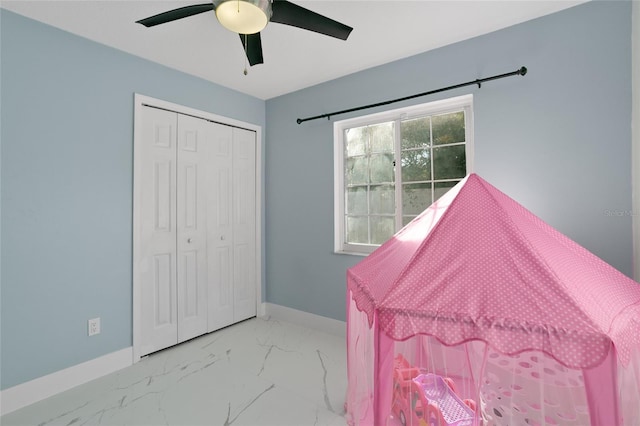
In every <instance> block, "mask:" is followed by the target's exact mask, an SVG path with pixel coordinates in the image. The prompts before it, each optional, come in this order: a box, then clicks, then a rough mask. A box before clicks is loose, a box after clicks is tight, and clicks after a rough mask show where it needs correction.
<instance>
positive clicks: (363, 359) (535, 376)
mask: <svg viewBox="0 0 640 426" xmlns="http://www.w3.org/2000/svg"><path fill="white" fill-rule="evenodd" d="M349 316H350V321H351V322H353V323H359V326H360V327H364V328H365V329H368V328H369V327H368V323H367V318H366V315H362V312H360V311H358V309H357V307H356V306H355V303H352V304H350V312H349ZM359 337H360V338H354V339H348V345H349V350H348V357H349V358H351V362H349V369H348V375H349V395H348V399H347V406H348V409H347V413H348V416H347V418H348V421H349V424H350V425H387V426H427V425H428V426H454V425H455V426H480V425H482V426H507V425H523V426H543V425H549V426H555V425H562V426H585V425H602V424H612V425H613V424H615V425H638V424H640V423H638V422H639V421H640V404H639V403H638V401H640V353H638V354H635V355H634V356H632V357H631V361H630V362H629V364H628V365H623V364H622V363H620V361H619V360H618V359H617V357H616V353H615V350H614V348H612V350H611V351H610V353H609V356H607V358H606V359H605V360H604V361H603V362H602V363H601V364H600V365H599V366H596V367H594V368H591V369H588V370H582V369H575V368H567V367H566V366H564V365H563V364H561V363H559V362H558V361H556V360H555V359H554V358H552V357H550V356H549V355H547V354H545V353H544V352H540V351H525V352H521V353H518V354H513V355H505V354H503V353H500V352H499V351H496V350H495V349H493V348H492V347H491V346H490V345H487V344H486V343H484V342H482V341H477V340H475V341H468V342H465V343H462V344H459V345H455V346H447V345H444V344H442V343H440V342H439V340H438V339H436V338H435V337H432V336H426V335H416V336H413V337H411V338H409V339H407V340H405V341H394V340H392V339H390V338H388V337H386V336H384V334H382V335H381V336H379V337H378V338H376V337H375V336H374V335H373V334H372V333H364V334H363V333H360V335H359ZM367 340H371V341H370V342H367ZM373 340H377V342H375V344H374V342H373ZM369 343H371V344H369ZM376 347H377V355H378V368H377V369H376V368H369V369H367V368H366V366H369V367H371V366H375V365H376V361H375V358H376V349H375V348H376ZM355 358H358V359H359V361H358V362H354V359H355ZM354 365H358V366H359V367H360V368H354V367H353V366H354ZM611 372H616V374H617V376H616V377H615V378H614V377H612V376H611ZM425 378H429V379H430V380H431V383H430V388H429V387H427V390H426V391H425V392H424V393H425V394H424V395H420V394H416V392H412V391H411V388H410V387H409V385H408V383H409V382H410V381H413V382H416V381H420V380H422V381H424V380H425ZM416 379H417V380H416ZM436 379H437V380H438V382H437V383H438V384H437V385H436V384H434V380H436ZM376 381H377V384H378V386H375V385H374V383H375V382H376ZM443 385H444V387H443ZM403 386H405V388H404V390H403V389H402V387H403ZM413 388H414V389H416V390H417V389H418V386H414V387H413ZM429 393H431V395H429ZM434 393H436V394H437V395H439V396H435V397H434ZM442 395H445V396H446V398H444V397H442ZM421 400H422V402H421ZM424 401H427V402H426V403H425V402H424ZM611 407H620V412H617V413H615V414H614V417H616V418H617V420H616V423H598V420H593V419H594V417H597V416H594V413H596V412H602V411H608V410H610V409H611ZM456 413H458V414H457V417H456ZM460 413H462V414H460ZM382 419H384V420H382Z"/></svg>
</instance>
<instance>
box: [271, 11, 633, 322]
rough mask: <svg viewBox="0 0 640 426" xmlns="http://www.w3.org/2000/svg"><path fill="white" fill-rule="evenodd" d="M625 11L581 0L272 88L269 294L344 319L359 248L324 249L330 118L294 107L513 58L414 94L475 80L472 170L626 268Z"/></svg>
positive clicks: (361, 100) (395, 93) (334, 104)
mask: <svg viewBox="0 0 640 426" xmlns="http://www.w3.org/2000/svg"><path fill="white" fill-rule="evenodd" d="M630 15H631V3H630V2H619V1H614V2H606V3H601V2H590V3H586V4H584V5H580V6H577V7H574V8H571V9H567V10H565V11H562V12H559V13H556V14H553V15H549V16H546V17H542V18H539V19H536V20H533V21H529V22H526V23H523V24H520V25H516V26H513V27H510V28H507V29H504V30H501V31H497V32H495V33H491V34H488V35H485V36H481V37H477V38H474V39H471V40H467V41H464V42H460V43H457V44H454V45H450V46H446V47H443V48H441V49H438V50H434V51H431V52H427V53H424V54H421V55H418V56H414V57H411V58H408V59H405V60H400V61H397V62H394V63H391V64H387V65H384V66H380V67H377V68H373V69H369V70H366V71H363V72H359V73H356V74H353V75H350V76H347V77H344V78H341V79H338V80H334V81H330V82H328V83H325V84H321V85H318V86H315V87H312V88H308V89H305V90H301V91H298V92H296V93H292V94H288V95H285V96H281V97H278V98H274V99H271V100H268V101H267V123H268V127H267V136H266V139H267V141H268V144H267V152H266V167H267V169H266V175H267V182H266V193H267V205H266V215H267V217H266V262H267V264H266V268H267V271H266V273H267V300H268V301H269V302H272V303H276V304H280V305H285V306H288V307H291V308H295V309H299V310H303V311H308V312H312V313H315V314H318V315H323V316H327V317H331V318H336V319H340V320H343V319H344V318H345V309H344V306H345V275H346V269H347V268H348V267H349V266H351V265H354V264H355V263H356V262H358V261H359V260H360V259H361V258H359V257H355V256H348V255H336V254H333V253H332V250H333V133H332V129H333V127H332V126H333V125H332V121H327V120H326V119H323V120H318V121H312V122H306V123H303V124H301V125H298V124H296V122H295V119H296V118H298V117H306V116H314V115H318V114H322V113H327V112H332V111H336V110H341V109H345V108H349V107H355V106H358V105H364V104H370V103H375V102H379V101H384V100H387V99H394V98H399V97H403V96H408V95H411V94H414V93H420V92H424V91H427V90H432V89H437V88H440V87H444V86H449V85H452V84H456V83H460V82H464V81H470V80H474V79H476V78H482V77H487V76H491V75H494V74H501V73H504V72H509V71H513V70H516V69H518V68H519V67H520V66H522V65H525V66H527V67H528V68H529V74H527V75H526V76H525V77H511V78H508V79H503V80H498V81H494V82H489V83H486V84H485V85H484V86H483V87H482V88H481V89H478V88H477V86H471V87H467V88H464V89H459V90H456V91H452V92H447V93H443V94H441V95H439V96H432V97H429V98H421V99H417V100H413V101H411V104H415V103H421V102H426V101H430V100H435V99H440V98H444V97H450V96H456V95H461V94H466V93H473V94H474V114H475V171H476V172H478V173H479V174H480V175H481V176H482V177H484V178H485V179H487V180H488V181H489V182H491V183H493V184H494V185H495V186H497V187H498V188H500V189H501V190H503V191H504V192H506V193H507V194H508V195H510V196H511V197H513V198H515V199H516V200H517V201H519V202H520V203H522V204H523V205H524V206H525V207H527V208H528V209H530V210H531V211H533V213H534V214H537V215H538V216H540V217H541V218H542V219H543V220H545V221H547V222H548V223H549V224H551V225H552V226H554V227H556V228H557V229H558V230H560V231H561V232H563V233H565V234H566V235H568V236H569V237H570V238H572V239H574V240H575V241H577V242H578V243H579V244H582V245H583V246H585V247H586V248H587V249H589V250H591V251H592V252H593V253H595V254H596V255H598V256H600V257H602V258H603V259H604V260H605V261H607V262H609V263H610V264H612V265H613V266H614V267H616V268H618V269H619V270H621V271H622V272H623V273H625V274H627V275H629V276H631V275H632V237H631V234H632V232H631V229H632V228H631V217H630V216H629V215H628V214H627V215H624V214H623V215H622V216H618V215H617V214H618V213H619V212H627V213H628V212H630V211H631V159H630V157H631V18H630ZM355 31H357V29H356V30H355ZM329 60H330V59H329ZM354 60H357V58H354ZM408 104H409V103H404V104H395V105H392V106H391V107H386V108H396V107H398V106H403V105H408ZM379 110H380V109H375V110H370V111H366V112H360V113H359V114H366V113H370V112H376V111H379ZM353 115H355V113H354V114H351V115H345V116H340V117H335V119H343V118H348V117H350V116H353ZM607 212H609V215H608V214H607Z"/></svg>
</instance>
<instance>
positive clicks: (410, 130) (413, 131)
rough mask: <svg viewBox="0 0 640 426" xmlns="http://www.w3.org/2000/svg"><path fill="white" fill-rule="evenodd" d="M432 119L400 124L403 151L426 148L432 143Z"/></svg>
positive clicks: (427, 118)
mask: <svg viewBox="0 0 640 426" xmlns="http://www.w3.org/2000/svg"><path fill="white" fill-rule="evenodd" d="M430 124H431V118H430V117H423V118H416V119H414V120H405V121H403V122H401V123H400V133H401V134H402V149H409V148H426V147H427V146H429V143H430V142H431V131H430V129H429V126H430Z"/></svg>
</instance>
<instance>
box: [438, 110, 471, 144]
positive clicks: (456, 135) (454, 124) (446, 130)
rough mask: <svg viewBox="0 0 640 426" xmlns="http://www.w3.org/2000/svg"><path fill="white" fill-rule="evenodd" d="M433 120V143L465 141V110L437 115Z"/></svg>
mask: <svg viewBox="0 0 640 426" xmlns="http://www.w3.org/2000/svg"><path fill="white" fill-rule="evenodd" d="M432 120H433V144H434V145H442V144H445V143H456V142H464V141H465V139H464V111H460V112H454V113H452V114H443V115H436V116H434V117H433V118H432Z"/></svg>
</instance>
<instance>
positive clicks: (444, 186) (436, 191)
mask: <svg viewBox="0 0 640 426" xmlns="http://www.w3.org/2000/svg"><path fill="white" fill-rule="evenodd" d="M457 183H458V181H456V182H436V183H435V184H434V186H433V198H434V201H435V200H437V199H438V198H440V197H442V196H443V195H444V194H446V193H447V192H448V191H449V190H450V189H451V188H453V187H454V186H456V184H457Z"/></svg>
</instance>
